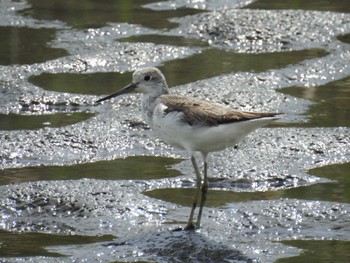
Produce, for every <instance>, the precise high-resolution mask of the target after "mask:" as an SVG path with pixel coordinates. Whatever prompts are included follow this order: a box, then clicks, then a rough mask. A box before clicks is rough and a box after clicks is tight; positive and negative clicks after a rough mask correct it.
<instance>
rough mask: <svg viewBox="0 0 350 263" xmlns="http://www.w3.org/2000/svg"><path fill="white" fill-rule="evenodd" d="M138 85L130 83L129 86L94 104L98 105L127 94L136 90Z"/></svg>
mask: <svg viewBox="0 0 350 263" xmlns="http://www.w3.org/2000/svg"><path fill="white" fill-rule="evenodd" d="M138 84H139V83H130V84H129V85H127V86H125V87H124V88H122V89H121V90H119V91H117V92H116V93H113V94H111V95H108V96H107V97H104V98H102V99H99V100H97V101H96V102H95V104H98V103H100V102H102V101H105V100H109V99H111V98H114V97H117V96H119V95H122V94H124V93H129V92H131V91H133V90H134V89H136V88H137V85H138Z"/></svg>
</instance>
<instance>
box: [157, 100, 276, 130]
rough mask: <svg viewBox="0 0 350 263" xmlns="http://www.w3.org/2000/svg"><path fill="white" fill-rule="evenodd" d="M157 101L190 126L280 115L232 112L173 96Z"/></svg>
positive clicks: (214, 104) (210, 103)
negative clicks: (181, 115)
mask: <svg viewBox="0 0 350 263" xmlns="http://www.w3.org/2000/svg"><path fill="white" fill-rule="evenodd" d="M159 99H160V100H161V103H162V104H164V105H165V106H166V107H167V108H166V110H165V112H166V113H170V112H174V111H176V112H182V113H183V118H184V121H186V122H187V123H188V124H189V125H191V126H193V125H204V126H218V125H220V124H224V123H232V122H238V121H247V120H252V119H259V118H265V117H275V116H277V115H279V114H281V113H264V112H244V111H234V110H231V109H229V108H226V107H223V106H222V105H220V104H217V103H213V102H209V101H205V100H198V99H192V98H185V97H181V96H175V95H162V96H160V97H159Z"/></svg>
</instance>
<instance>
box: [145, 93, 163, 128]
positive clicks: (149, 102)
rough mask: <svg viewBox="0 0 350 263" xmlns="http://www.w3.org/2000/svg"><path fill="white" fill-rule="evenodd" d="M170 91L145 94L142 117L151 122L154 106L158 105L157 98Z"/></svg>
mask: <svg viewBox="0 0 350 263" xmlns="http://www.w3.org/2000/svg"><path fill="white" fill-rule="evenodd" d="M168 93H169V92H168V91H167V90H166V91H162V92H159V93H148V94H143V98H142V117H143V119H144V120H145V121H146V122H147V123H148V124H151V120H152V117H153V112H154V108H155V106H156V100H157V98H159V97H160V96H162V95H166V94H168Z"/></svg>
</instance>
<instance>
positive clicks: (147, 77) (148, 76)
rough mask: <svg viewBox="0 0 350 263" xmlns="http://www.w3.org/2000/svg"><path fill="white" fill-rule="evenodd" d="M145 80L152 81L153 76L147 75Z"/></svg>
mask: <svg viewBox="0 0 350 263" xmlns="http://www.w3.org/2000/svg"><path fill="white" fill-rule="evenodd" d="M143 79H144V80H146V81H149V80H150V79H151V76H150V75H146V76H145V77H144V78H143Z"/></svg>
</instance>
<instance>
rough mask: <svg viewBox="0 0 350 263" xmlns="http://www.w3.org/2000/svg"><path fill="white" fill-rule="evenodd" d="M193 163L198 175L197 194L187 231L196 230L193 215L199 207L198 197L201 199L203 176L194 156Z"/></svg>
mask: <svg viewBox="0 0 350 263" xmlns="http://www.w3.org/2000/svg"><path fill="white" fill-rule="evenodd" d="M191 162H192V165H193V168H194V171H195V173H196V179H197V188H196V192H195V194H194V196H193V202H192V209H191V213H190V218H189V219H188V223H187V225H186V227H185V230H191V229H194V228H195V226H194V224H193V215H194V210H195V209H196V207H197V201H198V197H199V190H200V188H201V185H202V176H201V173H200V171H199V169H198V165H197V163H196V159H195V158H194V156H193V155H192V156H191Z"/></svg>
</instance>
